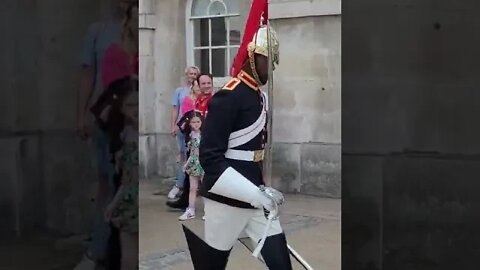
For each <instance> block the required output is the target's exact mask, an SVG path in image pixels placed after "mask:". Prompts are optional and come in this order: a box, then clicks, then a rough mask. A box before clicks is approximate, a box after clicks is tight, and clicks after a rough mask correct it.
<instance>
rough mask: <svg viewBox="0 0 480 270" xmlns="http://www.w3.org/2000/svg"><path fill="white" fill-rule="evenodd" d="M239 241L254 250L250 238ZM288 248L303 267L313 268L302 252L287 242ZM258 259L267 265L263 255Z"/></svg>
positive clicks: (249, 249)
mask: <svg viewBox="0 0 480 270" xmlns="http://www.w3.org/2000/svg"><path fill="white" fill-rule="evenodd" d="M238 241H239V242H240V243H241V244H242V245H243V246H245V247H246V248H247V249H248V251H250V252H253V250H254V249H253V247H252V246H251V244H249V243H251V241H250V238H248V237H247V238H240V239H238ZM287 248H288V252H289V253H290V255H291V256H292V257H293V258H294V259H295V260H296V261H297V262H298V263H299V264H300V265H301V266H302V267H303V269H305V270H313V267H312V266H310V264H308V262H307V261H306V260H305V259H304V258H303V257H302V256H300V254H299V253H298V252H297V251H296V250H295V249H293V248H292V246H290V245H289V244H287ZM258 260H259V261H260V262H262V263H263V264H264V265H265V261H264V260H263V258H262V257H258Z"/></svg>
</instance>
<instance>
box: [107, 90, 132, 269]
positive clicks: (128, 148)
mask: <svg viewBox="0 0 480 270" xmlns="http://www.w3.org/2000/svg"><path fill="white" fill-rule="evenodd" d="M121 110H122V114H123V115H124V117H125V118H124V119H125V128H124V130H123V132H122V133H121V140H122V147H121V150H120V151H118V152H117V153H116V155H115V159H116V162H115V165H116V171H117V173H120V174H121V185H120V187H119V188H118V190H117V193H116V194H115V197H114V198H113V200H112V201H111V202H110V204H109V205H108V206H107V209H106V210H105V219H106V220H107V221H109V222H112V224H113V225H114V226H115V227H117V228H118V229H119V230H120V241H121V248H122V251H121V254H122V255H121V256H122V258H121V270H135V269H137V267H138V91H136V90H133V89H132V90H130V91H129V92H128V93H126V95H125V96H124V99H123V102H122V108H121Z"/></svg>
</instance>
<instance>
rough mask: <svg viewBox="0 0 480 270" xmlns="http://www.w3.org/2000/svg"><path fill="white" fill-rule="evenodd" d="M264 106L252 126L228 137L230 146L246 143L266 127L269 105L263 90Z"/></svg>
mask: <svg viewBox="0 0 480 270" xmlns="http://www.w3.org/2000/svg"><path fill="white" fill-rule="evenodd" d="M261 97H262V100H263V108H262V112H261V113H260V115H259V117H258V118H257V120H256V121H255V122H254V123H253V124H251V125H250V126H248V127H246V128H243V129H241V130H237V131H235V132H232V133H231V134H230V137H229V139H228V148H229V149H230V148H235V147H237V146H240V145H242V144H245V143H247V142H249V141H251V140H252V139H253V138H255V137H256V136H257V135H258V134H259V133H260V132H262V130H263V129H264V128H265V124H266V121H267V107H266V104H265V103H266V96H265V95H264V94H263V92H262V95H261Z"/></svg>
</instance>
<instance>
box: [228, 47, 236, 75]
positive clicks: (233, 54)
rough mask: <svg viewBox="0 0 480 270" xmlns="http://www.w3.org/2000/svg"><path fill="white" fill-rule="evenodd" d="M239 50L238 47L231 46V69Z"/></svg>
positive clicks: (229, 64)
mask: <svg viewBox="0 0 480 270" xmlns="http://www.w3.org/2000/svg"><path fill="white" fill-rule="evenodd" d="M237 52H238V48H230V63H228V68H229V71H230V68H231V67H232V65H233V60H234V59H235V56H237Z"/></svg>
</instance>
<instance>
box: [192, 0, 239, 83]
mask: <svg viewBox="0 0 480 270" xmlns="http://www.w3.org/2000/svg"><path fill="white" fill-rule="evenodd" d="M193 1H196V0H187V5H186V9H185V20H186V22H185V26H186V42H187V44H186V46H185V47H186V49H187V54H186V55H187V66H192V65H195V54H194V50H198V49H209V57H210V59H209V64H210V67H209V68H210V71H209V72H210V73H211V70H212V49H226V51H227V53H226V55H227V67H228V68H230V67H231V65H232V64H233V63H228V61H230V49H232V48H237V49H238V48H239V47H240V45H230V20H228V19H227V20H225V26H226V30H227V45H223V46H211V44H212V37H211V33H212V28H211V27H212V26H211V20H210V21H209V24H208V28H209V29H208V33H209V46H202V47H195V46H194V45H195V44H194V34H195V33H194V31H193V30H194V25H193V20H195V19H206V18H230V17H236V16H240V14H236V13H234V14H229V11H228V8H227V6H226V5H225V3H224V2H223V1H221V0H210V4H209V6H208V8H207V10H208V9H209V8H210V5H211V4H212V3H214V2H220V3H222V4H223V6H224V7H225V10H226V11H227V14H226V15H212V16H192V7H193ZM234 1H238V0H234ZM230 79H231V77H230V76H228V74H227V76H225V77H214V78H213V87H214V88H219V87H222V86H223V85H225V84H226V83H227V82H228V81H229V80H230Z"/></svg>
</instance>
